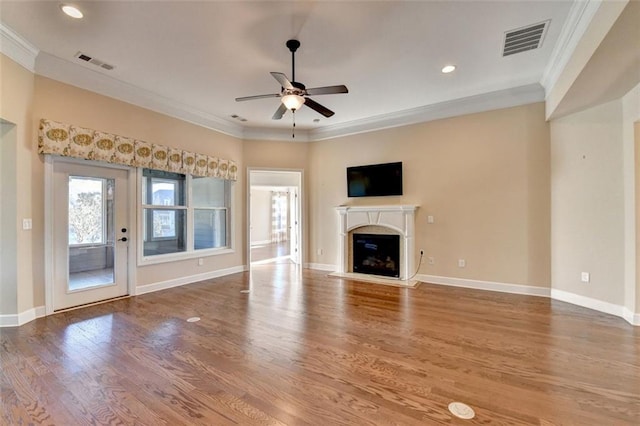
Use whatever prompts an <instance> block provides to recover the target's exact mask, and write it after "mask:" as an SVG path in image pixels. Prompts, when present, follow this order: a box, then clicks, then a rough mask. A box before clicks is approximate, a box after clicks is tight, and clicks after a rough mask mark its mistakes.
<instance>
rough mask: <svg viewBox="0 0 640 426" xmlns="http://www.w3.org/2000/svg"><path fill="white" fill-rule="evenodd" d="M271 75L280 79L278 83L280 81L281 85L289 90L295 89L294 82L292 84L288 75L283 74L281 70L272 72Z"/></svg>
mask: <svg viewBox="0 0 640 426" xmlns="http://www.w3.org/2000/svg"><path fill="white" fill-rule="evenodd" d="M271 75H272V76H273V78H275V79H276V80H278V83H280V86H282V87H284V88H285V89H289V90H293V89H295V88H294V87H293V84H291V82H290V81H289V79H288V78H287V76H286V75H284V74H282V73H281V72H271Z"/></svg>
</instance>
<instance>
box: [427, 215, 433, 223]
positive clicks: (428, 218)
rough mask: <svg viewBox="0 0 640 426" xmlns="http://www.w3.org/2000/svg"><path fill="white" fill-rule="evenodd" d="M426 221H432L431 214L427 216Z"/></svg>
mask: <svg viewBox="0 0 640 426" xmlns="http://www.w3.org/2000/svg"><path fill="white" fill-rule="evenodd" d="M427 223H433V216H431V215H429V216H427Z"/></svg>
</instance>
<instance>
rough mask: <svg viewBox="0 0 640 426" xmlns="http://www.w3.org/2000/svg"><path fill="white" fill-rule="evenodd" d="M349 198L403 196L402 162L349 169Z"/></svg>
mask: <svg viewBox="0 0 640 426" xmlns="http://www.w3.org/2000/svg"><path fill="white" fill-rule="evenodd" d="M347 193H348V195H349V197H380V196H387V195H402V162H397V163H385V164H371V165H368V166H356V167H347Z"/></svg>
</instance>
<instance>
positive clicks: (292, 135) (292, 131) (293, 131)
mask: <svg viewBox="0 0 640 426" xmlns="http://www.w3.org/2000/svg"><path fill="white" fill-rule="evenodd" d="M291 113H292V114H291V116H292V117H293V127H292V128H291V139H295V138H296V110H295V109H292V110H291Z"/></svg>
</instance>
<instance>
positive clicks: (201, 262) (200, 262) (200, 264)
mask: <svg viewBox="0 0 640 426" xmlns="http://www.w3.org/2000/svg"><path fill="white" fill-rule="evenodd" d="M203 264H204V259H203V258H199V259H198V266H202V265H203Z"/></svg>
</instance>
